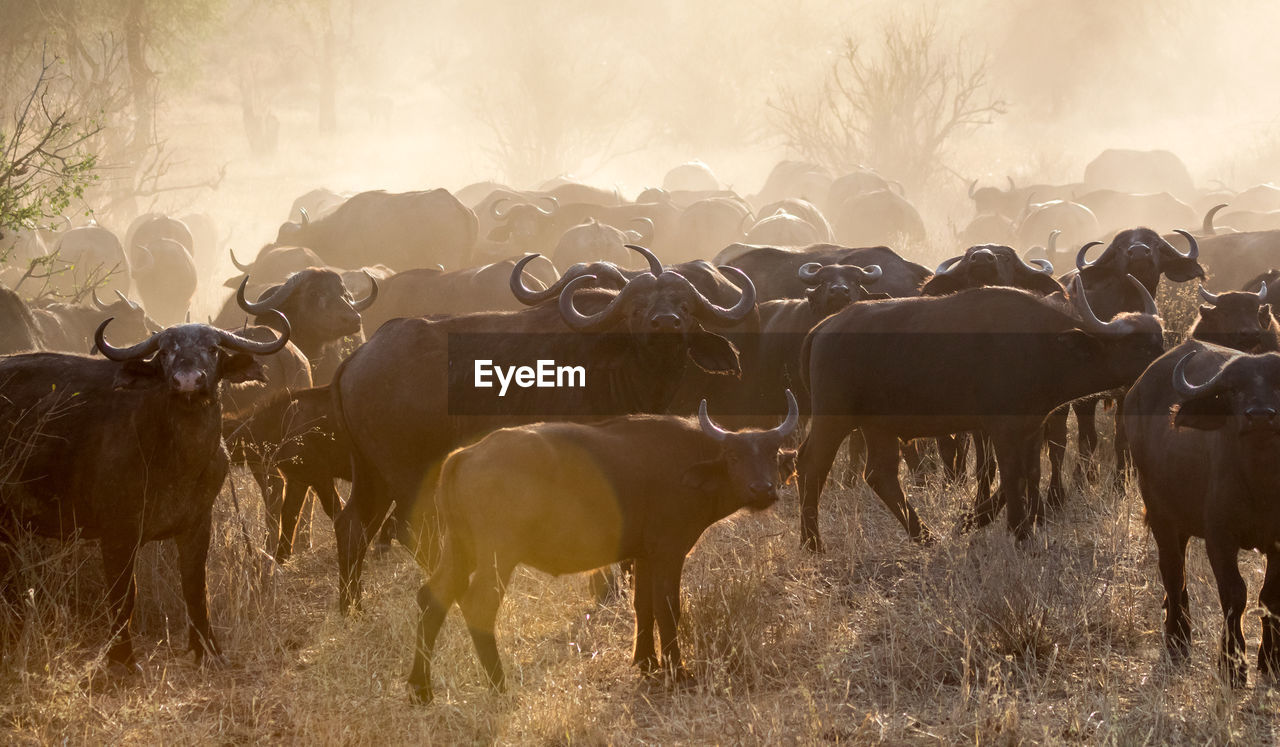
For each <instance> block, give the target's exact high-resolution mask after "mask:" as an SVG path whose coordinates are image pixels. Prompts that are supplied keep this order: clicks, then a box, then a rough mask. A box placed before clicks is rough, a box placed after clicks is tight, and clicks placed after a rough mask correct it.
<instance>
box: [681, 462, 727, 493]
mask: <svg viewBox="0 0 1280 747" xmlns="http://www.w3.org/2000/svg"><path fill="white" fill-rule="evenodd" d="M728 474H729V471H728V465H726V464H725V462H724V460H723V459H713V460H711V461H709V462H698V463H697V464H694V465H692V466H691V467H689V468H688V469H686V470H685V471H684V474H682V475H680V484H681V485H683V486H685V487H686V488H693V489H694V490H700V491H703V492H708V493H710V492H714V491H715V490H716V489H718V488H720V487H721V486H723V485H724V484H725V480H726V479H727V478H728Z"/></svg>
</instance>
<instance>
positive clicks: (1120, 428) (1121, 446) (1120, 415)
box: [1115, 397, 1129, 491]
mask: <svg viewBox="0 0 1280 747" xmlns="http://www.w3.org/2000/svg"><path fill="white" fill-rule="evenodd" d="M1115 453H1116V474H1115V487H1116V490H1120V491H1123V490H1124V482H1125V474H1126V472H1127V470H1128V466H1129V440H1128V438H1126V437H1125V434H1124V397H1121V398H1119V399H1118V400H1116V438H1115Z"/></svg>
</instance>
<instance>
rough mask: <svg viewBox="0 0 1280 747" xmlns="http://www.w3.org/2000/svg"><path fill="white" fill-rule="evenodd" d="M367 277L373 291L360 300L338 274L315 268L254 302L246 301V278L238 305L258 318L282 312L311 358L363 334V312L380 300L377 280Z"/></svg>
mask: <svg viewBox="0 0 1280 747" xmlns="http://www.w3.org/2000/svg"><path fill="white" fill-rule="evenodd" d="M365 275H366V276H367V277H368V278H369V282H370V283H371V286H370V287H371V290H370V292H369V295H368V296H366V297H365V298H364V299H362V300H360V301H356V300H354V299H353V298H352V297H351V292H350V291H348V290H347V287H346V286H345V285H344V284H343V282H342V276H341V275H339V274H338V273H337V272H334V271H333V270H326V269H320V268H315V267H312V268H309V269H306V270H302V271H301V272H297V273H294V274H293V275H292V276H290V277H289V279H288V280H286V281H285V282H284V283H283V284H281V285H277V286H273V287H271V288H268V289H267V290H266V291H265V292H263V294H262V296H261V297H260V298H259V299H258V300H257V301H253V302H250V301H249V300H248V299H246V298H245V287H246V286H247V285H248V284H249V276H248V275H246V276H245V277H244V280H242V281H241V282H240V288H239V289H238V290H237V291H236V303H238V304H239V305H240V308H242V309H244V310H245V311H247V312H248V313H250V314H253V315H255V316H261V315H264V314H267V312H269V311H278V312H280V315H283V316H287V317H288V318H289V319H291V320H293V324H294V331H293V338H294V344H296V345H297V346H298V347H299V348H300V349H301V350H302V352H303V353H304V354H306V355H307V356H308V357H311V356H312V355H313V354H314V353H315V352H316V351H317V349H318V348H319V347H321V346H323V345H324V344H325V343H328V342H330V341H333V340H338V339H341V338H343V337H346V336H348V335H354V334H358V333H359V332H360V312H361V311H364V310H365V309H367V308H369V306H371V305H372V304H373V302H374V301H375V300H376V299H377V298H378V282H377V280H375V279H374V278H373V276H372V275H369V274H368V273H367V272H366V273H365ZM278 318H279V315H266V316H265V317H264V318H263V319H262V323H264V324H267V325H269V326H272V327H276V324H273V323H272V320H273V319H278ZM276 328H277V329H279V328H278V327H276Z"/></svg>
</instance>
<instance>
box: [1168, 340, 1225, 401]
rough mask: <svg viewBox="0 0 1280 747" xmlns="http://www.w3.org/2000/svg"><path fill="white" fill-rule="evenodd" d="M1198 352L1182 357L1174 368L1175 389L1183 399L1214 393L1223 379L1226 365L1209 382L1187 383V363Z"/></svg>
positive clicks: (1193, 351)
mask: <svg viewBox="0 0 1280 747" xmlns="http://www.w3.org/2000/svg"><path fill="white" fill-rule="evenodd" d="M1196 352H1197V351H1195V350H1192V351H1191V352H1190V353H1187V354H1186V355H1184V356H1182V359H1181V360H1179V361H1178V364H1177V365H1176V366H1174V367H1173V389H1174V391H1176V392H1177V393H1178V396H1180V397H1182V398H1183V399H1191V398H1192V397H1199V396H1202V395H1205V394H1209V393H1210V392H1212V391H1213V390H1214V389H1215V388H1217V385H1218V381H1219V380H1220V379H1221V378H1222V372H1223V371H1224V370H1225V369H1226V364H1225V363H1224V364H1223V365H1222V367H1221V368H1219V369H1218V370H1217V372H1216V373H1214V375H1213V376H1211V377H1209V380H1208V381H1206V382H1204V383H1203V384H1192V383H1191V382H1189V381H1187V363H1189V362H1190V361H1191V359H1192V357H1194V356H1195V354H1196Z"/></svg>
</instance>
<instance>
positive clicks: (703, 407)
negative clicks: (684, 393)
mask: <svg viewBox="0 0 1280 747" xmlns="http://www.w3.org/2000/svg"><path fill="white" fill-rule="evenodd" d="M698 425H699V426H701V427H702V432H703V433H705V434H707V435H708V436H710V437H711V440H713V441H723V440H725V439H726V438H728V437H729V431H726V430H725V429H724V428H721V427H720V426H718V425H716V424H715V422H713V421H712V420H711V416H710V415H708V414H707V400H706V398H703V400H702V401H701V402H699V403H698Z"/></svg>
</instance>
